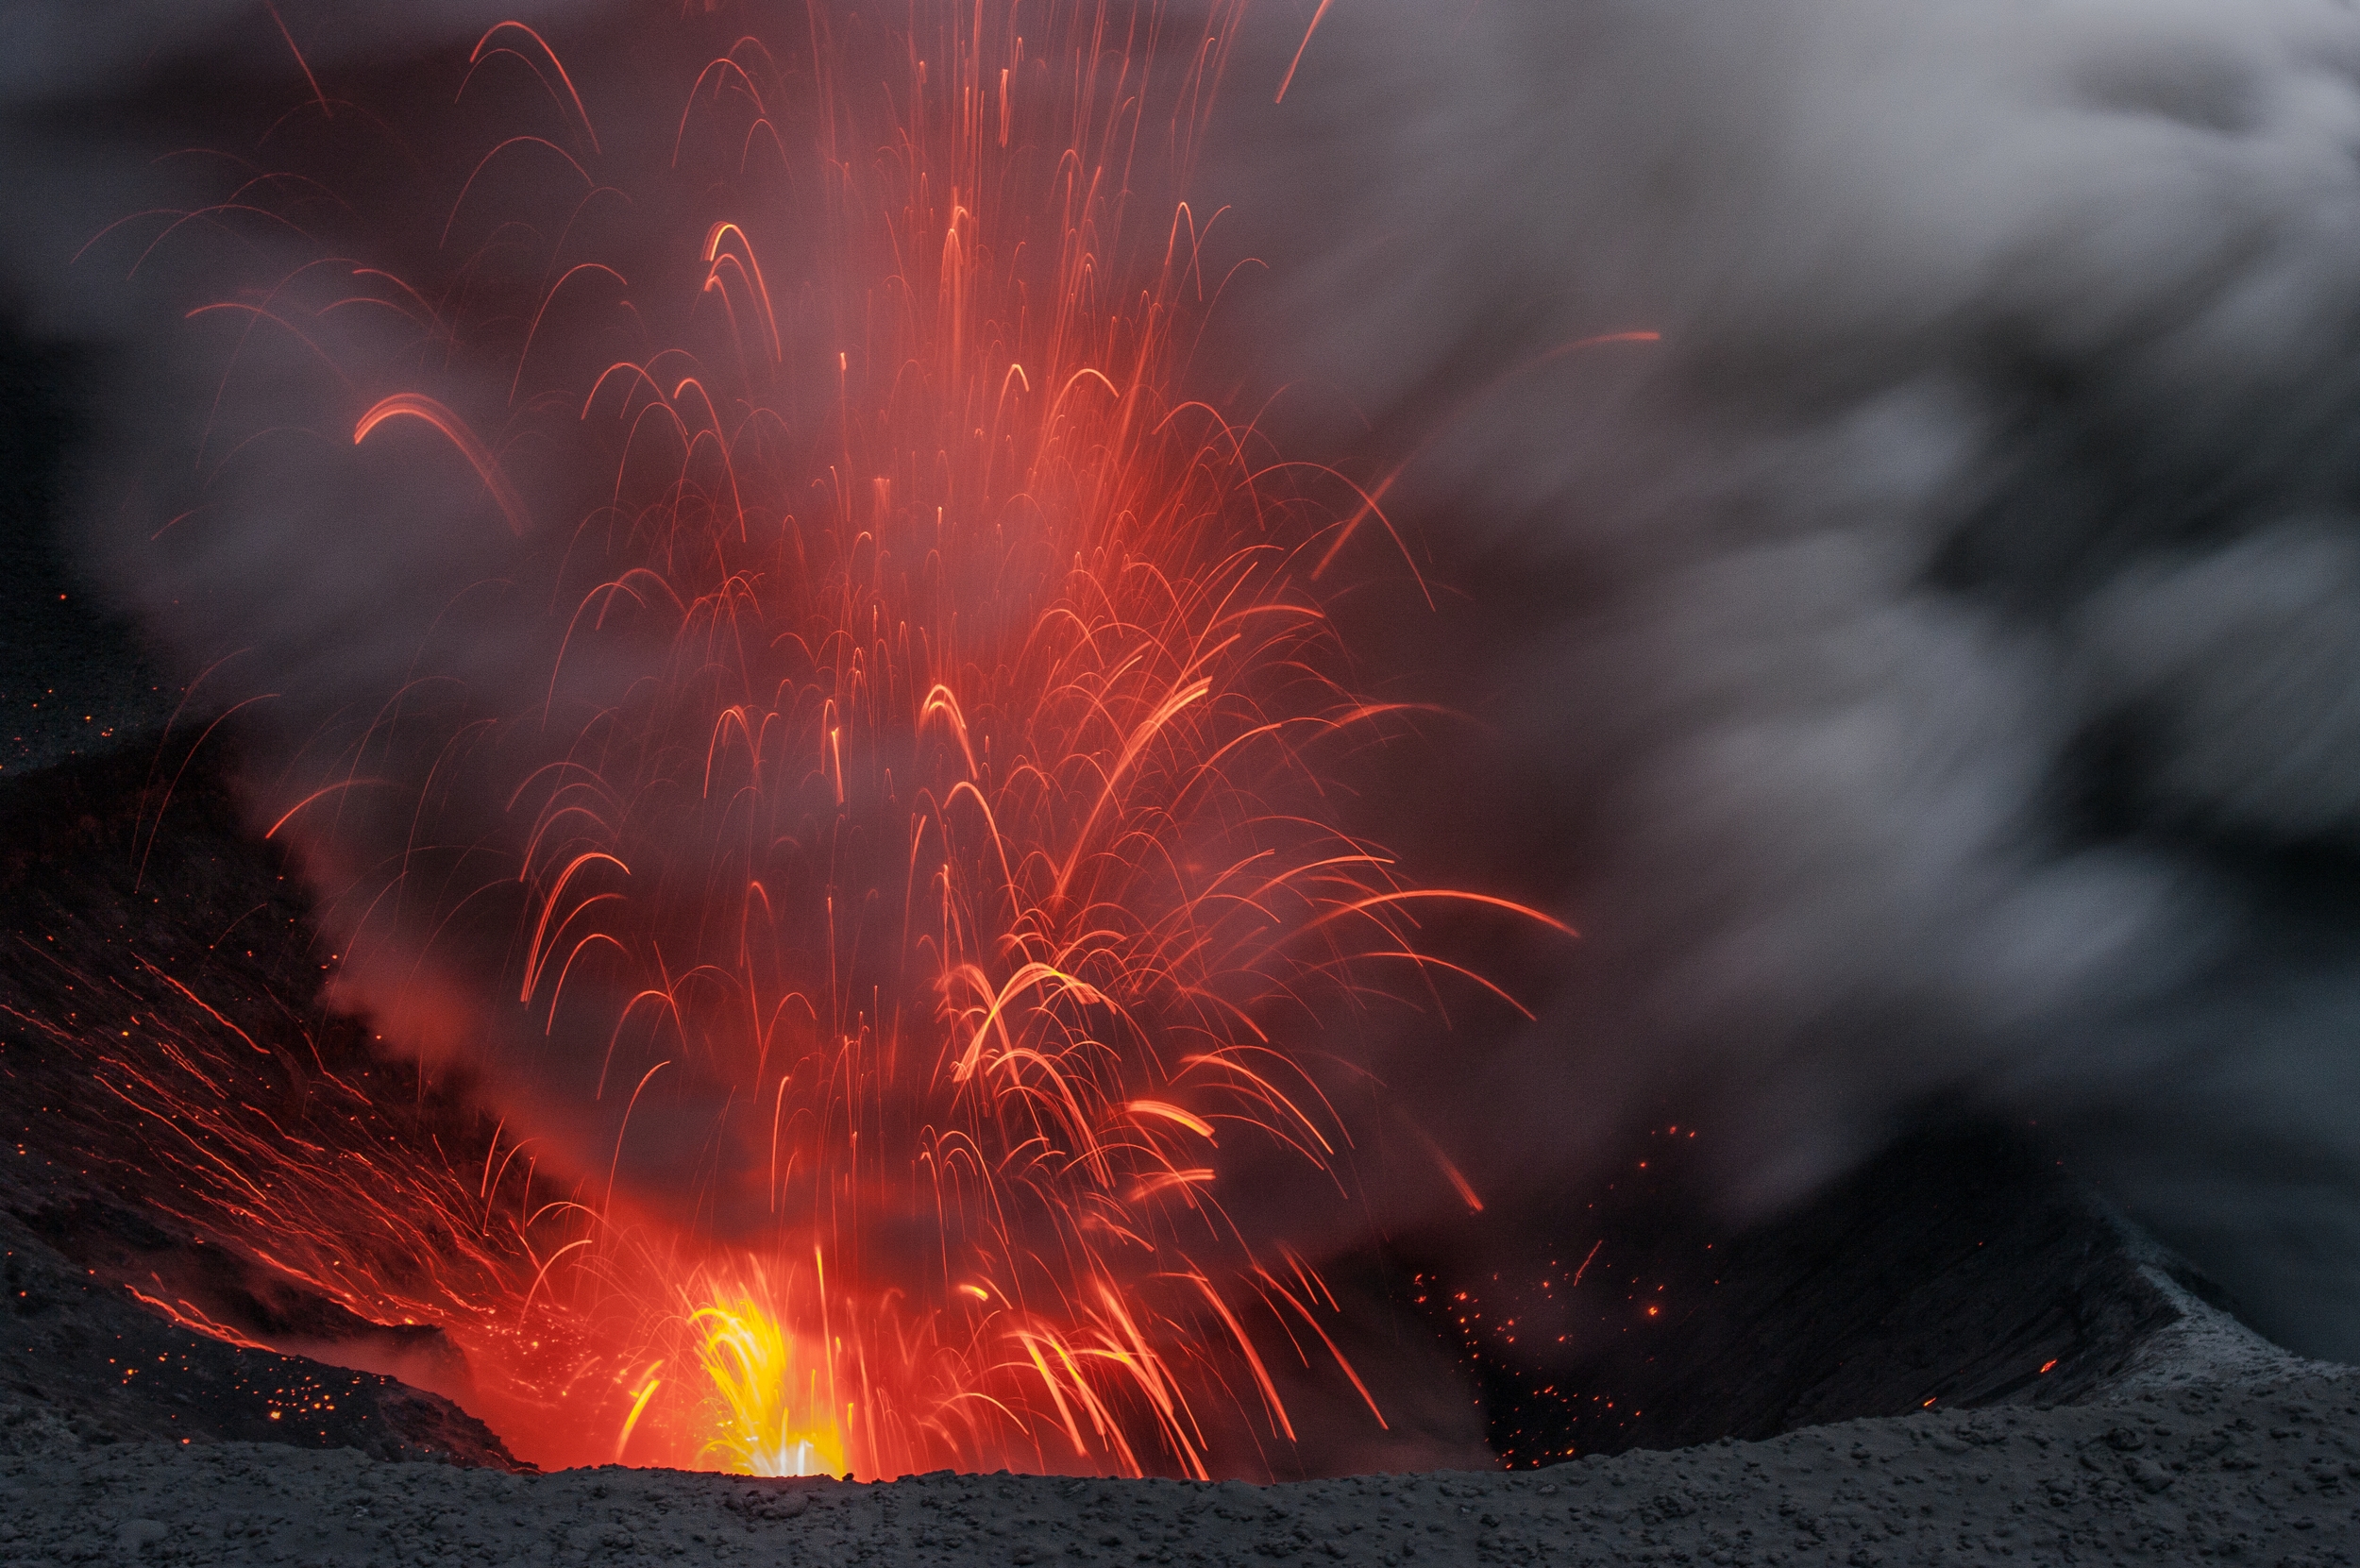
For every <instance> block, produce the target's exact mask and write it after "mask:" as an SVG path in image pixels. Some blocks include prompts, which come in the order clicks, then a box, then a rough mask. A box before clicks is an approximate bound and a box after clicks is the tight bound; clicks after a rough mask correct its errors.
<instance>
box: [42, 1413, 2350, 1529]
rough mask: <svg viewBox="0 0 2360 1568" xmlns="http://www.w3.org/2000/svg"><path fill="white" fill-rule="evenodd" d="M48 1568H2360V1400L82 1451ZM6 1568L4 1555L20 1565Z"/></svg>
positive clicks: (45, 1462) (58, 1472)
mask: <svg viewBox="0 0 2360 1568" xmlns="http://www.w3.org/2000/svg"><path fill="white" fill-rule="evenodd" d="M0 1521H5V1523H0V1554H5V1556H6V1557H12V1558H13V1560H15V1561H17V1562H20V1563H25V1564H31V1563H40V1562H52V1563H55V1562H65V1561H79V1560H103V1559H111V1558H115V1557H117V1556H121V1557H124V1558H126V1559H127V1558H130V1557H134V1556H138V1555H145V1556H146V1557H148V1558H149V1559H151V1560H160V1561H170V1562H185V1563H191V1564H203V1563H259V1562H282V1561H295V1562H337V1563H351V1564H377V1563H384V1564H407V1563H412V1562H443V1563H545V1562H546V1563H565V1564H571V1563H585V1562H598V1563H601V1564H605V1563H612V1564H617V1565H621V1564H632V1563H655V1562H714V1563H726V1562H748V1563H756V1562H759V1563H775V1564H781V1565H801V1564H812V1565H814V1568H818V1565H821V1564H825V1565H828V1568H835V1565H838V1564H844V1563H853V1562H868V1563H880V1564H895V1565H899V1564H910V1565H913V1568H916V1565H921V1564H942V1565H946V1568H948V1565H952V1564H956V1565H959V1568H967V1565H969V1564H999V1563H1011V1564H1031V1563H1046V1562H1050V1561H1055V1562H1058V1563H1064V1564H1072V1565H1075V1568H1082V1565H1087V1564H1109V1565H1111V1564H1118V1563H1121V1564H1138V1563H1203V1564H1222V1565H1237V1568H1244V1565H1247V1564H1261V1563H1266V1562H1271V1561H1301V1562H1306V1563H1307V1562H1319V1561H1335V1560H1341V1561H1347V1562H1357V1563H1381V1564H1386V1565H1389V1568H1391V1565H1397V1564H1403V1563H1435V1564H1443V1563H1503V1564H1505V1563H1549V1564H1582V1563H1595V1564H1606V1563H1624V1562H1683V1563H1705V1562H1711V1563H1714V1564H1748V1563H1768V1564H1789V1563H1794V1564H1803V1563H1829V1564H1835V1563H1844V1564H1871V1563H1892V1564H1900V1563H1934V1562H1941V1563H1947V1564H1976V1563H1995V1564H1996V1563H2001V1562H2007V1563H2023V1562H2044V1563H2064V1562H2074V1563H2117V1562H2119V1563H2149V1562H2153V1563H2166V1562H2168V1563H2180V1562H2191V1561H2194V1560H2198V1559H2199V1558H2200V1557H2214V1558H2221V1559H2225V1560H2235V1561H2252V1562H2267V1563H2281V1564H2311V1563H2319V1564H2325V1563H2346V1562H2350V1561H2352V1556H2353V1552H2354V1551H2355V1549H2360V1386H2355V1384H2354V1382H2353V1381H2352V1379H2351V1378H2349V1377H2346V1376H2342V1375H2336V1374H2312V1375H2305V1376H2297V1377H2292V1378H2285V1379H2279V1380H2276V1381H2272V1382H2268V1383H2265V1384H2260V1385H2246V1386H2240V1387H2231V1386H2222V1385H2217V1384H2212V1385H2195V1386H2187V1387H2182V1388H2177V1389H2171V1390H2150V1391H2143V1392H2139V1393H2136V1394H2132V1395H2130V1396H2128V1397H2124V1398H2120V1399H2116V1400H2109V1401H2105V1402H2101V1403H2099V1404H2094V1405H2088V1406H2082V1407H2077V1408H2058V1409H2050V1410H2029V1409H2016V1408H2011V1409H1995V1410H1983V1411H1972V1412H1966V1413H1940V1412H1931V1411H1930V1412H1926V1413H1923V1414H1920V1415H1915V1416H1909V1417H1903V1418H1898V1419H1890V1420H1880V1421H1858V1422H1850V1423H1846V1424H1845V1425H1836V1426H1826V1427H1818V1428H1813V1429H1812V1430H1809V1431H1804V1432H1796V1433H1792V1434H1789V1435H1788V1436H1785V1437H1781V1438H1776V1439H1772V1440H1770V1441H1768V1442H1719V1443H1714V1444H1711V1445H1708V1446H1705V1447H1701V1448H1693V1449H1682V1450H1677V1451H1672V1452H1632V1453H1628V1454H1624V1455H1620V1456H1617V1457H1614V1458H1600V1459H1590V1460H1584V1461H1578V1462H1574V1463H1569V1464H1563V1465H1558V1466H1554V1467H1552V1468H1549V1469H1544V1470H1537V1471H1526V1472H1521V1473H1517V1474H1512V1475H1475V1474H1443V1475H1397V1476H1386V1475H1376V1476H1356V1477H1353V1478H1350V1479H1345V1480H1336V1481H1314V1482H1303V1483H1296V1484H1291V1485H1285V1486H1273V1487H1250V1486H1246V1485H1243V1484H1241V1483H1239V1482H1234V1481H1232V1482H1222V1483H1220V1484H1217V1485H1201V1484H1195V1483H1188V1482H1177V1481H1102V1480H1068V1479H1058V1478H1054V1477H1032V1476H1013V1475H1004V1474H1003V1475H950V1474H947V1473H946V1474H941V1475H923V1476H917V1477H913V1478H909V1479H904V1480H901V1481H896V1482H891V1483H885V1484H879V1485H855V1484H847V1483H838V1482H832V1481H759V1480H751V1479H744V1478H738V1477H727V1476H717V1475H686V1474H682V1473H677V1472H662V1471H628V1470H617V1469H606V1470H582V1471H569V1472H565V1473H564V1474H561V1475H548V1476H538V1477H527V1476H520V1475H509V1474H503V1473H500V1472H497V1471H487V1470H458V1469H453V1468H449V1467H447V1466H438V1465H423V1464H387V1463H379V1462H374V1461H371V1460H369V1459H367V1458H363V1457H362V1456H361V1455H359V1454H355V1453H326V1454H321V1453H291V1452H289V1451H287V1450H285V1449H272V1448H259V1447H253V1446H248V1445H244V1444H236V1443H225V1444H220V1445H216V1446H212V1447H191V1448H179V1447H160V1446H153V1445H145V1444H121V1445H117V1446H114V1447H110V1448H106V1449H91V1448H85V1447H77V1446H65V1447H59V1448H54V1449H50V1450H48V1451H45V1452H42V1453H38V1454H26V1455H20V1456H18V1457H15V1458H7V1459H0ZM0 1560H4V1559H0Z"/></svg>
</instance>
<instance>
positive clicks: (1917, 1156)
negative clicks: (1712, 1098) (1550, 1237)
mask: <svg viewBox="0 0 2360 1568" xmlns="http://www.w3.org/2000/svg"><path fill="white" fill-rule="evenodd" d="M1677 1148H1678V1146H1677V1145H1676V1144H1673V1145H1667V1144H1664V1143H1662V1142H1659V1143H1658V1144H1657V1145H1656V1146H1655V1147H1654V1148H1653V1149H1652V1151H1651V1157H1650V1158H1649V1159H1648V1160H1647V1162H1646V1164H1645V1165H1644V1166H1641V1167H1639V1168H1638V1169H1637V1170H1636V1171H1635V1172H1627V1173H1626V1176H1625V1177H1624V1178H1623V1179H1621V1180H1618V1181H1617V1182H1616V1184H1615V1190H1613V1191H1612V1192H1610V1193H1608V1194H1604V1195H1602V1196H1601V1197H1600V1199H1599V1201H1597V1202H1594V1203H1592V1204H1589V1205H1586V1206H1584V1209H1583V1212H1582V1213H1581V1215H1580V1216H1579V1228H1573V1229H1571V1230H1570V1234H1569V1235H1568V1236H1567V1238H1566V1239H1565V1240H1564V1242H1563V1243H1562V1244H1561V1245H1559V1246H1558V1247H1556V1248H1554V1249H1551V1250H1550V1251H1549V1253H1548V1254H1547V1255H1546V1256H1545V1257H1543V1258H1541V1259H1538V1260H1536V1263H1535V1265H1534V1266H1533V1267H1531V1268H1529V1269H1527V1270H1526V1271H1525V1272H1524V1273H1516V1272H1514V1271H1513V1270H1512V1269H1496V1270H1492V1271H1489V1272H1487V1273H1484V1274H1483V1275H1482V1276H1481V1277H1477V1278H1464V1277H1458V1276H1455V1275H1454V1274H1453V1273H1450V1272H1449V1271H1447V1270H1445V1269H1430V1270H1424V1271H1421V1272H1420V1273H1419V1275H1418V1277H1419V1281H1420V1290H1418V1292H1417V1295H1418V1296H1419V1297H1422V1298H1423V1300H1422V1301H1421V1305H1422V1306H1423V1307H1424V1308H1425V1309H1426V1310H1427V1312H1428V1313H1429V1315H1430V1316H1431V1317H1433V1318H1434V1319H1436V1320H1438V1321H1439V1322H1441V1324H1444V1325H1445V1326H1446V1327H1448V1328H1449V1329H1450V1330H1451V1331H1452V1332H1453V1333H1455V1334H1456V1335H1457V1337H1458V1339H1459V1340H1460V1342H1461V1344H1462V1346H1463V1347H1464V1350H1465V1354H1466V1357H1467V1360H1468V1362H1469V1364H1470V1366H1471V1367H1472V1368H1473V1370H1474V1371H1475V1374H1476V1377H1477V1379H1478V1383H1479V1386H1480V1387H1481V1390H1482V1393H1483V1397H1484V1400H1485V1403H1486V1408H1487V1412H1488V1415H1489V1420H1490V1427H1491V1438H1492V1447H1493V1449H1494V1450H1495V1451H1496V1452H1498V1453H1499V1454H1500V1455H1502V1457H1503V1458H1506V1459H1508V1460H1509V1463H1511V1464H1514V1465H1518V1466H1525V1465H1532V1464H1546V1463H1550V1462H1553V1461H1555V1460H1559V1459H1562V1458H1569V1457H1572V1456H1574V1455H1576V1454H1590V1453H1619V1452H1621V1451H1623V1450H1625V1449H1629V1448H1677V1447H1683V1446H1686V1445H1689V1444H1692V1443H1698V1442H1711V1441H1713V1440H1716V1439H1720V1438H1728V1437H1735V1438H1749V1439H1758V1438H1766V1437H1771V1436H1774V1435H1776V1434H1778V1433H1780V1432H1788V1431H1794V1430H1796V1429H1798V1428H1801V1427H1806V1426H1813V1425H1822V1424H1825V1423H1829V1422H1837V1421H1847V1420H1853V1419H1856V1418H1859V1417H1863V1416H1890V1415H1902V1414H1906V1413H1908V1412H1910V1411H1912V1410H1917V1409H1925V1408H1970V1409H1971V1408H1982V1407H1988V1406H1995V1405H2038V1406H2051V1405H2061V1404H2072V1403H2080V1402H2083V1401H2086V1400H2088V1399H2090V1398H2093V1397H2096V1396H2097V1395H2099V1393H2100V1392H2102V1391H2105V1390H2107V1389H2108V1388H2110V1387H2111V1386H2112V1385H2113V1384H2114V1383H2115V1382H2116V1381H2117V1380H2118V1379H2120V1378H2121V1377H2123V1376H2124V1375H2125V1374H2128V1373H2130V1372H2132V1370H2134V1369H2138V1368H2145V1367H2149V1365H2150V1364H2151V1363H2154V1362H2156V1361H2157V1360H2158V1358H2159V1357H2165V1358H2168V1357H2170V1356H2177V1355H2183V1350H2182V1349H2181V1348H2180V1341H2181V1340H2184V1339H2185V1338H2186V1337H2187V1335H2188V1334H2189V1333H2190V1332H2192V1325H2195V1326H2196V1327H2200V1328H2201V1330H2202V1331H2203V1332H2204V1333H2207V1334H2210V1335H2213V1336H2215V1337H2216V1338H2217V1339H2221V1340H2222V1343H2220V1344H2217V1345H2213V1346H2211V1347H2209V1348H2205V1349H2200V1350H2198V1351H2196V1352H2195V1354H2196V1355H2198V1356H2199V1357H2200V1358H2201V1357H2204V1356H2207V1355H2211V1356H2218V1355H2220V1354H2223V1353H2227V1354H2229V1355H2231V1356H2232V1357H2235V1358H2242V1359H2249V1360H2255V1361H2256V1362H2257V1363H2267V1362H2269V1361H2270V1360H2271V1359H2272V1358H2273V1357H2274V1356H2275V1355H2276V1353H2275V1352H2274V1350H2273V1349H2272V1348H2271V1347H2268V1346H2267V1345H2264V1344H2263V1343H2262V1342H2261V1341H2259V1340H2254V1339H2252V1338H2251V1337H2250V1335H2246V1334H2245V1333H2244V1332H2243V1331H2242V1330H2241V1329H2239V1328H2238V1327H2237V1325H2236V1324H2234V1319H2231V1318H2229V1317H2227V1316H2226V1314H2225V1313H2223V1312H2222V1311H2220V1310H2219V1308H2220V1307H2221V1303H2220V1301H2219V1298H2218V1294H2217V1291H2216V1290H2214V1288H2213V1287H2212V1286H2211V1285H2210V1284H2209V1282H2207V1281H2205V1280H2204V1279H2202V1278H2201V1276H2200V1275H2198V1274H2197V1273H2195V1271H2194V1270H2193V1269H2191V1268H2190V1267H2189V1266H2188V1265H2187V1264H2185V1263H2184V1262H2183V1260H2181V1259H2179V1258H2177V1257H2175V1256H2171V1255H2170V1254H2168V1253H2166V1251H2164V1250H2163V1249H2162V1248H2161V1247H2159V1246H2157V1245H2156V1244H2155V1243H2153V1242H2152V1241H2151V1240H2149V1239H2147V1238H2146V1237H2145V1236H2144V1235H2143V1234H2142V1233H2140V1232H2138V1231H2137V1230H2136V1229H2135V1228H2134V1227H2132V1225H2130V1224H2129V1222H2126V1221H2125V1220H2123V1219H2122V1218H2121V1216H2120V1215H2118V1214H2117V1213H2116V1212H2115V1211H2114V1210H2113V1208H2112V1207H2111V1206H2109V1205H2107V1204H2106V1203H2105V1201H2104V1200H2103V1199H2102V1198H2100V1197H2099V1195H2098V1194H2097V1193H2096V1192H2095V1191H2094V1190H2092V1189H2090V1188H2089V1187H2087V1186H2086V1185H2085V1184H2084V1183H2082V1181H2081V1180H2079V1179H2078V1178H2077V1177H2075V1176H2074V1175H2073V1174H2072V1173H2071V1172H2068V1171H2066V1170H2065V1169H2064V1168H2063V1167H2062V1166H2061V1165H2060V1164H2059V1163H2058V1162H2057V1161H2056V1160H2055V1159H2053V1158H2052V1157H2050V1156H2048V1155H2045V1154H2043V1153H2041V1152H2040V1151H2039V1150H2038V1148H2037V1147H2036V1146H2035V1145H2033V1144H2032V1143H2031V1141H2030V1140H2029V1139H2028V1138H2024V1137H2022V1136H2019V1135H2014V1134H2011V1133H2007V1132H2002V1131H1991V1130H1985V1131H1973V1132H1953V1133H1949V1134H1936V1135H1930V1136H1927V1137H1924V1138H1918V1139H1916V1140H1913V1141H1912V1142H1910V1143H1907V1144H1904V1145H1902V1146H1900V1147H1899V1148H1896V1149H1895V1150H1893V1151H1891V1152H1890V1153H1888V1154H1887V1155H1884V1156H1883V1157H1881V1158H1880V1159H1879V1160H1877V1161H1875V1162H1874V1163H1872V1164H1871V1165H1869V1166H1868V1167H1867V1168H1865V1169H1863V1171H1861V1172H1858V1173H1856V1174H1855V1175H1854V1176H1853V1177H1852V1178H1850V1179H1849V1180H1848V1181H1846V1182H1844V1183H1843V1184H1841V1185H1840V1186H1838V1187H1837V1188H1835V1189H1832V1190H1830V1191H1829V1192H1827V1193H1825V1194H1823V1195H1822V1196H1820V1197H1819V1198H1818V1199H1816V1200H1814V1201H1813V1202H1812V1203H1810V1204H1808V1205H1806V1206H1803V1207H1802V1208H1800V1209H1799V1210H1797V1211H1795V1212H1793V1213H1790V1214H1786V1215H1782V1216H1779V1217H1778V1218H1777V1219H1775V1220H1772V1221H1769V1222H1764V1223H1762V1224H1758V1225H1756V1226H1753V1227H1751V1228H1748V1229H1743V1230H1738V1231H1736V1232H1735V1233H1734V1234H1731V1233H1730V1232H1728V1231H1725V1230H1718V1229H1716V1228H1715V1227H1714V1226H1713V1225H1712V1224H1711V1221H1710V1219H1709V1218H1708V1209H1707V1206H1705V1205H1704V1204H1703V1203H1701V1202H1699V1201H1697V1199H1696V1198H1695V1197H1694V1195H1693V1194H1691V1193H1689V1192H1687V1191H1685V1190H1684V1189H1682V1187H1681V1184H1680V1182H1679V1180H1678V1178H1677V1174H1676V1173H1675V1172H1677V1164H1678V1159H1679V1155H1678V1153H1677ZM1667 1168H1669V1169H1668V1170H1667Z"/></svg>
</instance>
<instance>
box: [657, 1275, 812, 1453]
mask: <svg viewBox="0 0 2360 1568" xmlns="http://www.w3.org/2000/svg"><path fill="white" fill-rule="evenodd" d="M689 1321H690V1322H691V1323H692V1324H695V1325H696V1327H697V1330H698V1332H699V1334H700V1337H701V1342H700V1345H699V1347H698V1354H699V1358H700V1360H701V1361H702V1362H703V1364H704V1370H705V1375H706V1376H707V1377H709V1378H710V1379H712V1382H713V1387H714V1390H715V1391H716V1392H717V1393H718V1394H719V1395H720V1396H721V1403H722V1404H723V1406H724V1407H726V1409H727V1414H726V1415H725V1416H724V1417H723V1418H722V1422H721V1431H720V1435H719V1436H717V1437H716V1438H714V1439H713V1440H712V1441H711V1442H707V1443H706V1444H705V1446H704V1457H705V1458H709V1459H716V1460H718V1461H719V1463H720V1467H721V1468H722V1469H723V1470H726V1471H729V1472H730V1473H732V1474H733V1475H843V1474H844V1473H845V1472H846V1470H847V1469H848V1468H849V1467H848V1466H847V1465H846V1464H845V1461H844V1433H843V1430H842V1428H841V1427H839V1426H838V1425H837V1424H836V1422H835V1420H834V1418H833V1417H832V1416H831V1415H829V1413H828V1411H829V1408H830V1406H831V1405H832V1404H833V1401H832V1400H830V1399H828V1398H827V1397H826V1395H825V1392H824V1391H823V1389H822V1379H823V1377H824V1375H825V1373H824V1368H825V1364H826V1362H825V1357H820V1356H817V1355H801V1356H799V1355H798V1354H797V1348H798V1347H797V1345H796V1342H795V1340H794V1338H793V1337H792V1336H790V1335H789V1334H788V1333H787V1332H786V1331H785V1330H784V1328H782V1327H780V1326H779V1321H778V1319H777V1318H775V1317H773V1316H772V1315H771V1314H770V1313H769V1312H768V1311H767V1310H765V1309H764V1307H762V1305H761V1304H760V1303H759V1302H757V1301H755V1300H754V1299H753V1298H752V1297H751V1296H739V1297H738V1298H737V1299H736V1300H734V1301H726V1302H716V1303H715V1304H714V1305H713V1306H711V1307H699V1308H698V1309H697V1310H696V1311H695V1312H693V1313H691V1314H690V1315H689Z"/></svg>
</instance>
